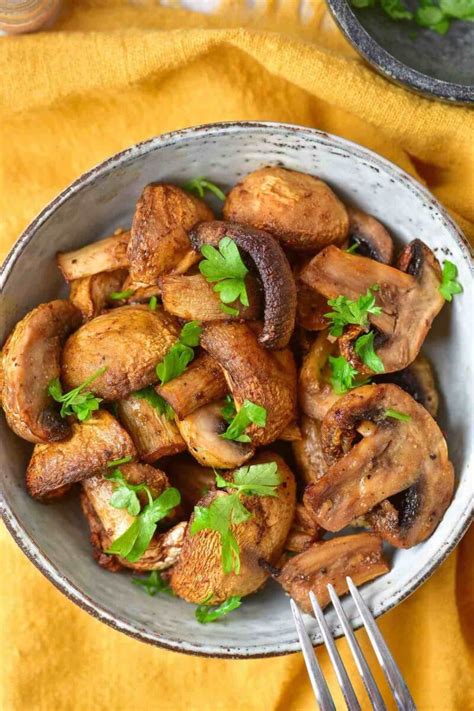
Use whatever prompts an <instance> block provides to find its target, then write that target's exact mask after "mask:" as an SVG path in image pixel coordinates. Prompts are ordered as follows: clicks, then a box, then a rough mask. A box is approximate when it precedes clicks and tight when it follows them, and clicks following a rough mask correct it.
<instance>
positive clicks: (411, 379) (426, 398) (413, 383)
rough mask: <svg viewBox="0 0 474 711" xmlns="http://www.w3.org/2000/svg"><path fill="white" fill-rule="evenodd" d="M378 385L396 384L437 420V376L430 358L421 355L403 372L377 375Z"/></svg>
mask: <svg viewBox="0 0 474 711" xmlns="http://www.w3.org/2000/svg"><path fill="white" fill-rule="evenodd" d="M375 381H376V382H377V383H394V384H395V385H398V387H399V388H401V389H402V390H405V392H407V393H408V394H409V395H411V396H412V398H414V399H415V400H416V401H417V402H419V403H420V405H423V407H424V408H426V409H427V410H428V412H429V413H430V415H431V416H432V417H435V418H436V415H437V414H438V407H439V394H438V390H437V387H436V379H435V374H434V372H433V368H432V365H431V363H430V361H429V360H428V358H426V356H424V355H423V354H422V353H419V354H418V355H417V357H416V358H415V360H414V361H413V363H410V365H408V366H407V367H406V368H403V370H399V371H397V372H396V373H388V374H387V375H377V376H376V377H375Z"/></svg>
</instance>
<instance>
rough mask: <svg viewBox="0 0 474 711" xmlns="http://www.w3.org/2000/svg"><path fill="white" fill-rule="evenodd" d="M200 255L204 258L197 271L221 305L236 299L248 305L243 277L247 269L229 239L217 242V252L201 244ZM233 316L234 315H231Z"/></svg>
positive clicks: (213, 248)
mask: <svg viewBox="0 0 474 711" xmlns="http://www.w3.org/2000/svg"><path fill="white" fill-rule="evenodd" d="M201 253H202V255H203V257H204V259H203V260H201V262H200V263H199V271H200V272H201V274H202V275H203V276H204V277H205V278H206V279H207V281H209V282H217V283H216V285H215V286H214V291H216V292H217V293H218V294H219V296H220V300H221V301H222V302H223V304H224V305H225V304H230V303H232V302H233V301H236V300H237V299H240V303H241V304H243V305H244V306H248V305H249V299H248V294H247V288H246V286H245V277H246V275H247V274H248V269H247V267H246V266H245V264H244V263H243V261H242V257H241V256H240V252H239V248H238V247H237V245H236V244H235V242H234V240H232V239H230V237H223V238H222V239H221V240H220V242H219V251H218V250H217V249H216V248H215V247H212V246H211V245H210V244H203V246H202V247H201ZM233 315H234V316H235V314H233Z"/></svg>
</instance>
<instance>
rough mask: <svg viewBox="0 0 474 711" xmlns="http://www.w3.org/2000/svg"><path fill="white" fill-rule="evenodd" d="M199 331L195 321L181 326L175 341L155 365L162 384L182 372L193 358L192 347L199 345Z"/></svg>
mask: <svg viewBox="0 0 474 711" xmlns="http://www.w3.org/2000/svg"><path fill="white" fill-rule="evenodd" d="M201 331H202V329H201V326H200V325H199V323H198V322H197V321H190V322H189V323H186V324H185V325H184V326H183V328H182V329H181V333H180V334H179V339H178V341H177V343H175V344H174V346H171V348H170V349H169V351H168V353H167V354H166V355H165V357H164V358H163V360H162V361H161V363H158V365H157V366H156V374H157V376H158V377H159V379H160V381H161V384H162V385H164V384H165V383H167V382H169V381H170V380H174V378H177V377H178V375H181V374H182V373H184V371H185V370H186V368H187V367H188V365H189V363H191V361H192V360H193V358H194V351H193V348H195V347H196V346H198V345H199V339H200V336H201Z"/></svg>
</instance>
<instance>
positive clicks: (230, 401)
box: [221, 395, 237, 425]
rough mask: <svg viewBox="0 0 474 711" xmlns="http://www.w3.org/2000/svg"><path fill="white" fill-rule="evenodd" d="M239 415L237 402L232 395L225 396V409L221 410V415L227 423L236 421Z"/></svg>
mask: <svg viewBox="0 0 474 711" xmlns="http://www.w3.org/2000/svg"><path fill="white" fill-rule="evenodd" d="M236 414H237V410H236V409H235V402H234V398H233V397H232V395H226V396H225V405H224V407H222V408H221V415H222V417H223V418H224V420H225V421H226V422H228V423H229V425H230V423H231V422H232V420H233V419H234V417H235V416H236Z"/></svg>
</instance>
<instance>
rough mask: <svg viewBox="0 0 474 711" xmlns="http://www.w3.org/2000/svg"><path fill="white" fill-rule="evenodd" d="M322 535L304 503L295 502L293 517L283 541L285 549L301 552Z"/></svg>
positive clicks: (320, 529)
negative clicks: (286, 536)
mask: <svg viewBox="0 0 474 711" xmlns="http://www.w3.org/2000/svg"><path fill="white" fill-rule="evenodd" d="M322 535H323V529H322V528H321V527H320V526H318V524H317V523H316V521H315V520H314V516H313V514H312V512H311V511H310V510H309V509H308V508H306V506H305V505H304V504H296V510H295V517H294V519H293V523H292V525H291V528H290V532H289V534H288V538H287V539H286V542H285V550H286V551H291V552H292V553H301V552H302V551H304V550H306V549H307V548H309V546H310V545H311V544H312V543H315V542H316V541H317V540H319V539H320V538H321V536H322Z"/></svg>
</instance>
